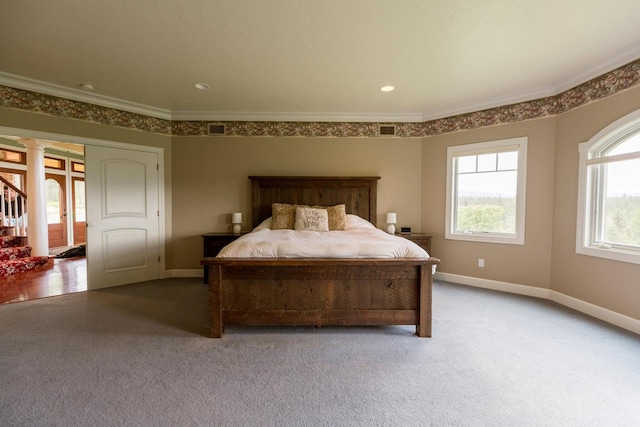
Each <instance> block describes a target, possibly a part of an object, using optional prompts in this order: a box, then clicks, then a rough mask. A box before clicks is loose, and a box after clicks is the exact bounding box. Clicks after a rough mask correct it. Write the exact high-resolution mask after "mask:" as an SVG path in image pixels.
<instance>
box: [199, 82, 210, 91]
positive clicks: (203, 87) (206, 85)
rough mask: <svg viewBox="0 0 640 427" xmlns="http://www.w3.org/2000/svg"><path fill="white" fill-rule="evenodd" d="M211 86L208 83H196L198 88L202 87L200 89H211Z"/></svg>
mask: <svg viewBox="0 0 640 427" xmlns="http://www.w3.org/2000/svg"><path fill="white" fill-rule="evenodd" d="M210 87H211V86H209V85H208V84H206V83H196V89H200V90H207V89H209V88H210Z"/></svg>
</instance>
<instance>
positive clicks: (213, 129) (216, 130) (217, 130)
mask: <svg viewBox="0 0 640 427" xmlns="http://www.w3.org/2000/svg"><path fill="white" fill-rule="evenodd" d="M225 134H226V132H225V127H224V123H209V135H225Z"/></svg>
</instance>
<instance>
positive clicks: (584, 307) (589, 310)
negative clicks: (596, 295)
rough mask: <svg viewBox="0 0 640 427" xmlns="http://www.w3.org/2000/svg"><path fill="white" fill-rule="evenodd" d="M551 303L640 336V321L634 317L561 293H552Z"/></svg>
mask: <svg viewBox="0 0 640 427" xmlns="http://www.w3.org/2000/svg"><path fill="white" fill-rule="evenodd" d="M549 299H550V300H551V301H554V302H557V303H558V304H562V305H564V306H566V307H569V308H572V309H574V310H577V311H579V312H581V313H584V314H588V315H589V316H592V317H595V318H596V319H600V320H602V321H605V322H607V323H611V324H612V325H616V326H619V327H621V328H623V329H626V330H628V331H631V332H635V333H636V334H640V320H638V319H634V318H633V317H629V316H625V315H624V314H620V313H616V312H615V311H611V310H608V309H606V308H602V307H600V306H597V305H594V304H591V303H589V302H586V301H582V300H579V299H577V298H574V297H570V296H569V295H565V294H561V293H560V292H556V291H551V295H550V297H549Z"/></svg>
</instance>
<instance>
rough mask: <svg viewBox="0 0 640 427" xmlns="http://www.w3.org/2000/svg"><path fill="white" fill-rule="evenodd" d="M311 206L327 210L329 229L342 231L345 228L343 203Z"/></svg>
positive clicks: (345, 213) (345, 220) (345, 216)
mask: <svg viewBox="0 0 640 427" xmlns="http://www.w3.org/2000/svg"><path fill="white" fill-rule="evenodd" d="M313 207H314V208H317V209H326V210H327V214H328V215H329V230H339V231H344V230H346V229H347V212H346V210H345V206H344V205H335V206H313Z"/></svg>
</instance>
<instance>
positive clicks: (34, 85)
mask: <svg viewBox="0 0 640 427" xmlns="http://www.w3.org/2000/svg"><path fill="white" fill-rule="evenodd" d="M0 85H2V86H8V87H13V88H16V89H22V90H28V91H31V92H37V93H41V94H44V95H50V96H55V97H58V98H65V99H71V100H72V101H78V102H85V103H87V104H94V105H99V106H102V107H107V108H113V109H114V110H122V111H128V112H130V113H136V114H141V115H143V116H149V117H155V118H158V119H164V120H171V111H169V110H165V109H162V108H156V107H150V106H148V105H143V104H138V103H135V102H129V101H124V100H122V99H117V98H112V97H110V96H104V95H100V94H97V93H91V92H86V91H84V90H80V89H74V88H69V87H66V86H61V85H57V84H53V83H46V82H43V81H40V80H34V79H30V78H27V77H22V76H16V75H14V74H9V73H5V72H2V71H0Z"/></svg>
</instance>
